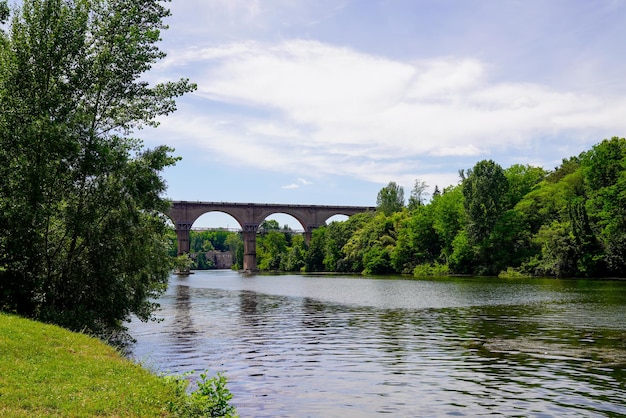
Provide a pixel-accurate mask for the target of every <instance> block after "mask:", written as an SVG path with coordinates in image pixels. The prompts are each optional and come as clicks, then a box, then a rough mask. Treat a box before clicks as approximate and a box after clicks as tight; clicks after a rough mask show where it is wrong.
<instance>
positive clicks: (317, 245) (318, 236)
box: [304, 227, 328, 272]
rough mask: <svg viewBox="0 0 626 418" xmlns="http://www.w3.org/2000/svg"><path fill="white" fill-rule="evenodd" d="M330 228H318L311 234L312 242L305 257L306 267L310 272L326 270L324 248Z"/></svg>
mask: <svg viewBox="0 0 626 418" xmlns="http://www.w3.org/2000/svg"><path fill="white" fill-rule="evenodd" d="M327 233H328V230H327V229H326V228H324V227H322V228H316V229H314V230H313V233H312V234H311V242H310V243H309V248H308V249H307V252H306V256H305V257H304V268H305V270H306V271H308V272H316V271H324V248H325V246H326V235H327Z"/></svg>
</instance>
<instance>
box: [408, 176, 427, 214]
mask: <svg viewBox="0 0 626 418" xmlns="http://www.w3.org/2000/svg"><path fill="white" fill-rule="evenodd" d="M427 188H428V184H426V182H425V181H421V180H419V179H416V180H415V185H414V186H413V190H411V196H410V197H409V209H411V210H413V209H415V208H416V207H418V206H422V205H423V204H424V201H425V200H426V196H427V195H428V193H427V192H426V189H427Z"/></svg>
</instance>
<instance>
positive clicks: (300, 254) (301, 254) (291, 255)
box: [281, 234, 306, 271]
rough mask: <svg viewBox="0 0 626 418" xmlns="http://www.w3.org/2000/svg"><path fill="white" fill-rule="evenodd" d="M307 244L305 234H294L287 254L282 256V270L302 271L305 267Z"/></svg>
mask: <svg viewBox="0 0 626 418" xmlns="http://www.w3.org/2000/svg"><path fill="white" fill-rule="evenodd" d="M305 255H306V245H305V243H304V236H303V235H300V234H298V235H294V236H293V237H292V239H291V246H290V247H289V248H288V249H287V254H286V255H285V256H284V257H282V258H281V270H284V271H301V270H302V269H303V268H304V267H305Z"/></svg>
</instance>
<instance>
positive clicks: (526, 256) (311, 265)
mask: <svg viewBox="0 0 626 418" xmlns="http://www.w3.org/2000/svg"><path fill="white" fill-rule="evenodd" d="M426 188H427V185H426V184H425V183H424V182H422V181H419V180H417V181H416V182H415V187H414V188H413V190H412V191H411V195H410V196H409V198H408V203H405V198H404V190H403V188H402V187H400V186H398V185H397V184H396V183H394V182H390V183H389V184H388V185H387V186H386V187H384V188H383V189H381V190H380V192H379V193H378V197H377V210H376V211H375V212H368V213H361V214H357V215H353V216H352V217H350V218H349V219H348V220H346V221H344V222H333V223H331V224H329V225H326V226H323V227H320V228H317V229H315V230H314V231H313V237H312V240H311V242H310V244H309V245H308V246H307V245H305V243H304V239H303V237H302V236H301V235H293V234H291V233H289V231H287V230H279V229H278V228H274V229H267V228H266V229H264V230H262V231H261V233H260V234H259V237H258V240H257V260H258V267H259V268H260V269H261V270H283V271H307V272H321V271H328V272H330V271H334V272H356V273H366V274H393V273H402V274H414V275H417V276H421V275H432V274H470V275H499V274H501V275H507V276H519V275H523V276H555V277H606V276H620V277H624V276H625V275H626V140H625V139H624V138H617V137H614V138H611V139H606V140H603V141H602V142H600V143H599V144H597V145H595V146H593V147H592V148H591V149H590V150H588V151H585V152H583V153H581V154H580V155H578V156H575V157H571V158H568V159H564V160H563V161H562V163H561V164H560V165H559V166H558V167H556V168H555V169H554V170H551V171H547V170H544V169H543V168H539V167H533V166H530V165H519V164H516V165H513V166H511V167H509V168H506V169H504V168H502V167H501V166H500V165H498V164H497V163H495V162H494V161H491V160H483V161H480V162H478V163H476V165H475V166H474V167H472V168H471V169H468V170H461V171H459V183H458V184H457V185H454V186H450V187H447V188H445V189H443V190H439V188H438V187H435V190H434V192H433V194H432V196H431V197H430V199H426V193H425V190H426ZM275 226H277V225H275Z"/></svg>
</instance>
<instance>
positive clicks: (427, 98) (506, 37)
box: [139, 0, 626, 226]
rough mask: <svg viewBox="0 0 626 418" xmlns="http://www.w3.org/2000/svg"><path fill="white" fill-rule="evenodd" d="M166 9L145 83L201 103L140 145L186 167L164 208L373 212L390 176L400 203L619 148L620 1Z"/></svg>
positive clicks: (186, 105) (332, 0)
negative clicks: (603, 144)
mask: <svg viewBox="0 0 626 418" xmlns="http://www.w3.org/2000/svg"><path fill="white" fill-rule="evenodd" d="M169 7H170V8H171V11H172V14H173V15H172V17H171V18H169V20H168V24H169V25H170V29H169V30H168V31H166V32H164V33H163V42H162V44H161V46H162V49H163V50H164V51H165V52H166V53H167V54H168V56H167V58H166V59H165V60H163V61H161V62H159V63H158V64H157V65H155V66H154V67H153V69H152V71H151V72H150V74H149V76H148V78H149V79H150V80H151V81H162V80H172V79H178V78H180V77H189V78H190V79H191V80H192V81H193V82H195V83H197V84H198V90H197V91H196V92H195V93H193V94H190V95H188V96H185V97H184V98H181V99H180V100H179V102H178V111H177V112H176V113H175V114H173V115H170V116H168V117H167V118H164V119H163V120H162V123H161V126H159V128H157V129H145V130H142V131H140V132H139V135H140V136H141V137H142V138H143V139H144V140H145V143H146V145H147V146H155V145H158V144H168V145H170V146H172V147H174V148H175V149H176V154H177V155H179V156H181V157H182V160H181V161H180V162H179V163H178V164H177V165H176V167H173V168H169V169H167V170H166V171H165V172H164V177H165V179H166V180H167V182H168V186H169V187H168V192H167V196H168V197H169V198H171V199H173V200H202V201H230V202H258V203H296V204H328V205H375V203H376V196H377V193H378V191H379V190H380V189H381V188H382V187H384V186H385V185H387V183H388V182H390V181H395V182H396V183H398V184H400V185H402V186H403V187H404V190H405V196H406V197H408V196H409V194H410V191H411V189H412V187H413V185H414V183H415V180H416V179H419V180H420V181H425V182H426V183H427V184H428V185H429V186H430V190H431V191H432V188H433V187H434V186H435V185H438V186H439V188H444V187H446V186H448V185H451V184H456V183H457V181H458V170H459V169H467V168H471V167H472V166H473V165H474V164H475V163H476V162H477V161H480V160H482V159H493V160H494V161H496V162H497V163H499V164H500V165H502V166H503V167H505V168H506V167H508V166H510V165H512V164H516V163H520V164H531V165H537V166H541V167H544V168H546V169H552V168H554V167H555V166H557V165H558V164H559V163H560V161H561V160H562V159H563V158H565V157H570V156H572V155H577V154H578V153H580V152H581V151H584V150H586V149H589V148H590V147H591V146H592V145H594V144H596V143H598V142H599V141H601V140H602V139H603V138H608V137H611V136H625V135H626V94H625V93H626V54H625V52H626V47H625V46H624V39H626V25H625V24H624V22H626V2H624V1H621V0H613V1H611V0H594V1H589V0H584V1H577V0H550V1H545V0H524V1H517V0H491V1H485V0H482V1H481V0H454V1H453V0H380V1H375V0H359V1H357V0H299V1H295V0H197V1H192V0H176V1H174V2H172V3H169ZM208 219H209V218H208V217H207V218H206V219H205V222H204V223H206V224H207V225H206V226H210V225H208V224H209V223H210V222H209V220H208ZM221 222H222V223H223V222H224V221H221ZM282 223H283V222H281V224H282ZM200 224H201V223H199V224H198V225H197V226H200ZM290 224H291V223H290ZM218 226H219V225H218ZM221 226H226V225H221ZM228 226H232V225H228Z"/></svg>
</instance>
